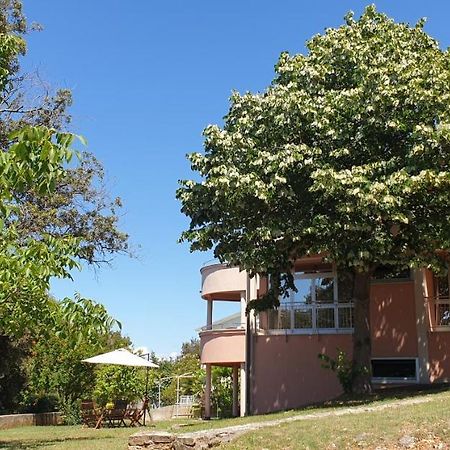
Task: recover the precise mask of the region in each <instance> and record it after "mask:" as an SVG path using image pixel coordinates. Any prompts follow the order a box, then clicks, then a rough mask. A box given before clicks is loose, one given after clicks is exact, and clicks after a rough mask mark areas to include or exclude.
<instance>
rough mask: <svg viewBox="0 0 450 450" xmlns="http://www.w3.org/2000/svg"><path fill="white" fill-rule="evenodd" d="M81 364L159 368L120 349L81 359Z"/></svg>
mask: <svg viewBox="0 0 450 450" xmlns="http://www.w3.org/2000/svg"><path fill="white" fill-rule="evenodd" d="M82 362H86V363H91V364H116V365H118V366H132V367H154V368H158V367H159V366H158V365H156V364H154V363H152V362H151V361H148V360H146V359H144V358H142V357H141V356H139V355H135V354H134V353H131V352H130V351H129V350H127V349H126V348H120V349H119V350H114V351H112V352H108V353H102V354H101V355H97V356H93V357H92V358H87V359H83V360H82Z"/></svg>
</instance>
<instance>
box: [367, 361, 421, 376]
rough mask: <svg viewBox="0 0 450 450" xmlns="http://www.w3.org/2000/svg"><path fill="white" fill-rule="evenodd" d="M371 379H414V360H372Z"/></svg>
mask: <svg viewBox="0 0 450 450" xmlns="http://www.w3.org/2000/svg"><path fill="white" fill-rule="evenodd" d="M372 377H373V378H399V379H405V378H406V379H413V380H415V379H416V360H415V359H372Z"/></svg>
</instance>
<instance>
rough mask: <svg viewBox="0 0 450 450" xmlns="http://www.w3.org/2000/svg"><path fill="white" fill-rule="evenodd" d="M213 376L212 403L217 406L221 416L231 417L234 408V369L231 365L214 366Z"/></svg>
mask: <svg viewBox="0 0 450 450" xmlns="http://www.w3.org/2000/svg"><path fill="white" fill-rule="evenodd" d="M211 377H212V391H211V403H212V405H215V406H216V407H217V413H218V416H219V417H231V416H232V408H233V382H232V369H231V367H218V366H214V367H213V368H212V371H211Z"/></svg>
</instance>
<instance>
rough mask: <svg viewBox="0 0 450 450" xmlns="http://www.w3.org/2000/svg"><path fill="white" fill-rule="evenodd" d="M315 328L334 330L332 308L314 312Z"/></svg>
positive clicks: (319, 309)
mask: <svg viewBox="0 0 450 450" xmlns="http://www.w3.org/2000/svg"><path fill="white" fill-rule="evenodd" d="M316 318H317V328H334V308H318V309H317V310H316Z"/></svg>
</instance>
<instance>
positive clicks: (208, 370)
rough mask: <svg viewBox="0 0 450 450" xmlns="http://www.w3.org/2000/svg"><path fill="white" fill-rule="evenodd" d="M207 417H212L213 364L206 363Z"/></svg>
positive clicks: (207, 418)
mask: <svg viewBox="0 0 450 450" xmlns="http://www.w3.org/2000/svg"><path fill="white" fill-rule="evenodd" d="M205 369H206V385H205V419H206V420H209V419H211V364H206V368H205Z"/></svg>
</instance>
